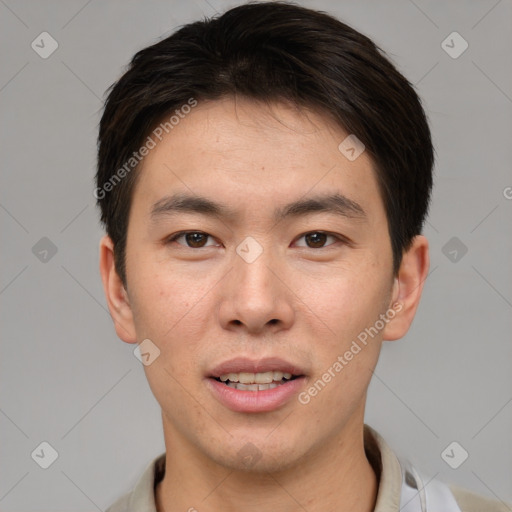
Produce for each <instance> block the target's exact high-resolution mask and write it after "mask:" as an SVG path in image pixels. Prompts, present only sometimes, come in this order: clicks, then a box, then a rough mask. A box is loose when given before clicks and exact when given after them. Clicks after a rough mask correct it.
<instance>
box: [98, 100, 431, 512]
mask: <svg viewBox="0 0 512 512" xmlns="http://www.w3.org/2000/svg"><path fill="white" fill-rule="evenodd" d="M347 135H348V133H346V132H344V131H343V130H342V129H341V128H340V127H339V126H337V125H335V124H334V123H332V122H331V121H329V120H328V119H327V118H326V117H325V116H323V115H321V114H320V113H316V112H312V111H306V110H304V109H303V110H302V111H301V112H299V111H298V110H297V109H296V108H294V107H291V106H289V105H286V104H284V103H277V104H273V105H272V107H271V109H270V108H269V107H268V106H266V105H262V104H260V103H257V102H255V101H251V100H247V99H240V98H237V100H236V102H235V101H234V99H232V98H226V99H223V100H219V101H214V102H206V103H200V104H199V105H198V106H197V107H195V108H194V109H193V110H192V112H191V113H190V114H188V115H187V116H186V117H185V118H184V119H183V120H181V121H180V123H179V124H178V125H177V126H175V127H174V129H173V130H172V131H171V132H170V133H169V134H167V135H166V136H165V137H164V138H163V140H162V141H161V142H160V143H159V144H158V145H157V146H156V148H155V149H153V150H151V151H150V153H149V154H148V155H147V157H146V158H145V160H144V162H143V166H142V169H141V170H140V172H141V175H140V181H139V182H138V183H137V186H136V188H135V191H134V195H133V202H132V207H131V211H130V218H129V227H128V238H127V246H126V271H127V288H126V289H125V288H124V287H123V285H122V282H121V280H120V278H119V276H118V274H117V273H116V270H115V266H114V258H113V254H114V253H113V250H114V249H113V244H112V241H111V240H110V239H109V237H108V236H105V237H103V238H102V240H101V242H100V271H101V276H102V280H103V285H104V289H105V294H106V297H107V302H108V306H109V309H110V313H111V315H112V319H113V321H114V324H115V328H116V332H117V334H118V336H119V337H120V338H121V339H122V340H123V341H125V342H127V343H140V342H141V341H142V340H144V339H146V338H149V339H150V340H151V341H152V342H153V343H154V344H155V345H156V346H158V348H159V350H160V356H159V357H158V358H157V359H156V360H155V361H154V362H153V363H152V364H151V365H149V366H144V371H145V373H146V377H147V379H148V382H149V385H150V387H151V389H152V392H153V393H154V395H155V397H156V399H157V400H158V402H159V404H160V406H161V408H162V420H163V429H164V436H165V444H166V452H167V454H168V456H167V457H166V472H165V477H164V479H163V481H162V482H161V483H160V484H159V485H158V486H157V489H156V503H157V509H158V511H159V512H162V511H164V510H165V511H166V512H173V511H178V510H181V511H183V510H188V509H189V508H190V507H195V508H196V509H197V510H199V511H200V512H210V511H218V510H224V511H227V512H230V511H235V510H242V509H243V510H245V511H246V512H252V511H255V512H256V511H258V512H259V511H260V510H262V509H263V510H279V511H283V512H292V511H297V510H303V507H304V508H306V509H307V510H308V511H309V512H317V511H326V510H338V511H342V512H348V511H358V512H366V511H371V510H373V509H374V505H375V499H376V493H377V489H378V481H377V478H376V475H375V473H374V471H373V469H372V468H371V466H370V464H369V462H368V460H367V458H366V455H365V451H364V444H363V425H364V407H365V401H366V394H367V389H368V385H369V382H370V379H371V376H372V370H373V369H374V368H375V366H376V364H377V361H378V357H379V352H380V349H381V344H382V341H383V340H396V339H399V338H401V337H403V336H404V335H405V334H406V332H407V331H408V329H409V327H410V325H411V322H412V320H413V318H414V315H415V312H416V309H417V307H418V304H419V301H420V297H421V292H422V289H423V283H424V281H425V279H426V276H427V273H428V267H429V254H428V242H427V239H426V238H425V237H424V236H422V235H418V236H417V237H416V238H415V239H414V241H413V244H412V246H411V248H410V250H409V251H407V252H405V253H404V255H403V260H402V263H401V267H400V271H399V274H398V276H397V277H394V276H393V275H392V252H391V242H390V238H389V233H388V225H387V218H386V214H385V210H384V205H383V202H382V198H381V196H380V193H379V190H378V187H377V180H376V176H375V172H374V169H373V163H372V160H371V159H370V157H369V155H368V154H367V153H366V152H363V153H362V154H361V156H359V157H358V158H357V159H356V160H354V161H349V160H348V159H347V158H346V157H345V156H344V155H343V154H342V153H341V152H340V151H339V150H338V145H339V144H340V142H341V141H342V140H343V139H344V138H345V137H346V136H347ZM178 191H183V192H192V193H194V194H200V195H203V196H206V197H208V198H210V199H212V200H215V201H219V202H222V203H225V204H226V205H229V206H230V207H231V208H233V209H234V210H236V211H237V215H236V216H235V217H233V218H226V219H222V220H219V219H216V218H213V217H208V216H205V215H201V214H190V213H187V214H184V213H180V214H179V215H175V216H173V217H171V216H167V217H165V218H161V219H159V221H158V222H157V223H153V224H152V223H151V221H150V211H151V207H152V205H153V204H154V203H156V202H157V201H158V200H159V199H161V198H162V197H163V196H165V195H169V194H171V193H174V192H178ZM333 191H338V192H340V193H342V194H344V195H345V196H347V197H348V198H350V199H352V200H353V201H357V203H359V204H360V205H361V206H362V207H363V209H364V210H365V212H366V215H367V219H366V221H361V220H354V219H350V218H343V217H339V216H336V215H334V214H332V213H313V214H309V215H308V216H305V217H297V218H289V219H285V220H282V221H280V222H278V223H277V224H276V223H275V222H274V220H273V218H272V214H273V211H274V208H275V207H276V206H282V205H285V204H287V203H289V202H291V201H293V200H296V199H299V198H304V197H309V196H310V195H312V194H316V193H322V192H328V193H332V192H333ZM182 230H190V231H200V232H202V233H206V234H208V235H210V236H209V237H203V238H202V239H199V241H197V239H192V240H190V239H189V240H188V245H187V239H186V238H185V237H182V238H180V239H178V240H176V241H174V242H169V243H166V240H167V239H168V238H169V237H170V236H171V235H173V234H174V233H177V232H178V231H182ZM318 231H325V232H328V233H334V234H337V235H339V236H340V237H344V238H345V240H346V241H345V242H343V239H341V240H337V239H336V238H333V237H330V236H329V237H325V238H323V239H322V238H321V237H320V241H318V238H316V239H315V238H314V236H313V240H311V239H310V238H308V237H306V236H304V235H307V234H311V233H316V232H318ZM247 236H251V237H253V238H254V239H256V240H257V241H258V243H259V244H260V245H261V247H262V249H263V252H262V254H261V255H260V256H259V257H258V258H257V259H256V260H255V261H254V262H252V263H247V262H246V261H245V260H244V259H243V258H241V257H240V256H239V255H238V254H237V252H236V247H237V246H238V244H240V243H241V242H242V241H243V240H244V239H245V237H247ZM317 237H318V235H317ZM194 240H196V242H195V243H194ZM393 304H400V305H401V310H400V312H399V313H397V314H396V315H395V316H394V318H393V319H392V320H390V321H389V322H388V323H386V325H385V328H384V329H383V330H381V331H380V332H379V334H378V335H377V336H375V337H374V338H373V339H372V340H371V341H370V342H369V343H368V344H367V346H365V347H364V348H363V349H362V350H361V351H360V352H359V353H358V354H357V355H355V356H354V358H353V359H352V360H351V361H350V362H349V363H348V364H347V365H346V366H345V367H344V368H343V370H342V371H341V372H339V373H337V374H336V376H335V377H334V378H333V379H332V380H331V382H330V383H329V384H328V385H327V386H325V388H324V389H323V390H322V391H321V392H319V393H318V394H317V395H316V396H315V397H312V398H311V400H310V402H309V403H308V404H306V405H304V404H301V403H300V402H299V401H298V400H297V399H295V398H294V399H292V400H290V401H289V402H287V403H286V404H285V405H283V406H282V407H280V408H278V409H276V410H274V411H271V412H264V413H240V412H234V411H231V410H230V409H228V408H226V407H225V406H224V405H222V404H221V403H220V402H218V401H217V400H216V399H215V398H214V397H213V395H212V393H211V392H210V391H209V389H208V387H207V386H206V385H205V376H206V375H207V374H208V371H209V370H211V369H212V368H213V367H214V366H215V365H217V364H219V363H221V362H223V361H226V360H228V359H231V358H232V357H235V356H248V357H250V358H253V359H259V358H262V357H267V356H279V357H282V358H284V359H287V360H289V361H292V362H294V363H298V364H300V365H301V366H302V368H303V369H304V372H305V373H306V375H307V377H306V379H305V383H304V387H303V389H301V391H303V390H307V388H308V387H310V386H311V385H312V383H314V382H315V381H317V379H319V378H321V376H322V374H324V372H326V371H327V369H328V368H329V367H332V365H333V363H334V362H335V361H336V360H337V358H338V356H339V355H342V354H344V353H345V352H346V351H347V350H348V349H349V347H350V345H351V343H352V341H353V340H355V339H356V338H357V335H358V334H359V333H360V332H362V331H364V329H365V328H367V327H369V326H373V325H374V324H375V322H376V320H377V319H378V318H379V315H380V314H383V313H385V312H386V311H387V310H388V309H389V308H391V307H392V306H393ZM248 442H250V443H252V444H254V445H255V447H256V449H257V450H258V454H259V455H260V458H259V459H258V460H257V461H256V462H255V463H254V465H253V466H251V467H250V468H249V469H247V467H246V466H244V463H243V460H242V458H241V455H240V454H239V451H240V450H241V449H242V448H243V447H244V446H245V445H246V444H247V443H248Z"/></svg>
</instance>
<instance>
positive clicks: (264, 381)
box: [212, 371, 302, 391]
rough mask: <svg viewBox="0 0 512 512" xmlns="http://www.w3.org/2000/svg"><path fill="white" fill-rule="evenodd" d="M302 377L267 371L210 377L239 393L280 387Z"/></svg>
mask: <svg viewBox="0 0 512 512" xmlns="http://www.w3.org/2000/svg"><path fill="white" fill-rule="evenodd" d="M299 377H302V375H293V374H291V373H286V372H280V371H268V372H262V373H248V372H240V373H226V374H224V375H221V376H220V377H212V378H213V379H214V380H216V381H217V382H221V383H223V384H225V385H226V386H228V387H230V388H233V389H238V390H240V391H265V390H267V389H274V388H277V387H278V386H282V385H283V384H286V383H287V382H290V381H292V380H294V379H297V378H299Z"/></svg>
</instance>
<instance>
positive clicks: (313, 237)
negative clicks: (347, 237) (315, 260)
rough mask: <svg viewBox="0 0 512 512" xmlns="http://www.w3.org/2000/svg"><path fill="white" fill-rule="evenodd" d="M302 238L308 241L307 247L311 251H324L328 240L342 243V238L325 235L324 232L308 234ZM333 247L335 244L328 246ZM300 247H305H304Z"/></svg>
mask: <svg viewBox="0 0 512 512" xmlns="http://www.w3.org/2000/svg"><path fill="white" fill-rule="evenodd" d="M301 238H304V240H306V244H307V245H306V247H309V248H310V249H322V248H323V247H324V246H325V243H326V242H327V239H328V238H333V239H335V240H337V241H342V240H341V238H340V237H337V236H335V235H331V234H330V233H324V232H323V231H311V232H309V233H306V234H304V235H302V236H301V237H300V238H299V240H300V239H301ZM328 245H333V244H328ZM300 247H304V246H303V245H302V246H300Z"/></svg>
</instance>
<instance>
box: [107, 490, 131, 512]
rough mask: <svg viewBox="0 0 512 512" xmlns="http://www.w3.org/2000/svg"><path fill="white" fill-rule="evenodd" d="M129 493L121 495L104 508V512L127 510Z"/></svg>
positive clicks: (125, 511)
mask: <svg viewBox="0 0 512 512" xmlns="http://www.w3.org/2000/svg"><path fill="white" fill-rule="evenodd" d="M130 494H131V493H129V492H128V493H126V494H124V495H123V496H121V497H120V498H119V499H118V500H117V501H116V502H115V503H113V504H112V505H110V507H108V508H107V510H105V512H129V508H128V504H129V501H130Z"/></svg>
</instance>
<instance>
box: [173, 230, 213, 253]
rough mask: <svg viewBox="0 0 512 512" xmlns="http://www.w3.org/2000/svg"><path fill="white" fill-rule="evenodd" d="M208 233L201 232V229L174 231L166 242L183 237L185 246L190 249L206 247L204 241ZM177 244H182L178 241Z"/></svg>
mask: <svg viewBox="0 0 512 512" xmlns="http://www.w3.org/2000/svg"><path fill="white" fill-rule="evenodd" d="M209 237H210V235H208V234H206V233H202V232H201V231H183V232H181V233H176V234H175V235H173V236H172V237H171V238H169V239H168V240H167V243H171V242H174V241H177V240H179V239H180V238H185V243H186V245H185V247H188V248H190V249H201V248H202V247H208V246H206V245H205V243H206V241H207V240H208V238H209ZM179 245H183V244H181V243H179Z"/></svg>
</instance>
